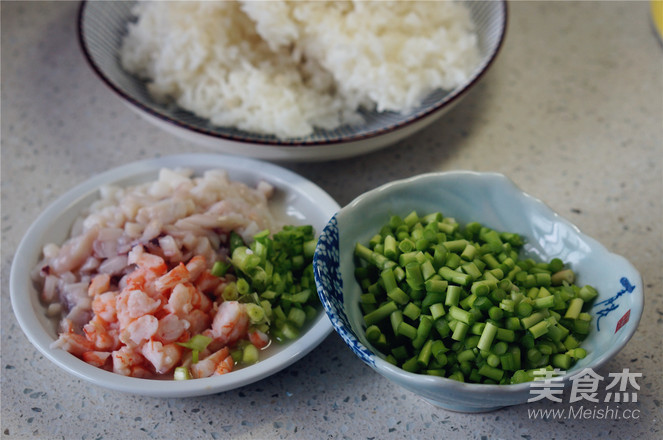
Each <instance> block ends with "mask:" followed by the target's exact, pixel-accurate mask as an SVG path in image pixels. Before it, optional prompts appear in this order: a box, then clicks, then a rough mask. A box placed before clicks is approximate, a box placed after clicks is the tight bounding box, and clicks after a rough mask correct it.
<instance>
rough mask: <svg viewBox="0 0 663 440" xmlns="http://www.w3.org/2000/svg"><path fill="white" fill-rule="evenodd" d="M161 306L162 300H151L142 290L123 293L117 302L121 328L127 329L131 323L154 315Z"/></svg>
mask: <svg viewBox="0 0 663 440" xmlns="http://www.w3.org/2000/svg"><path fill="white" fill-rule="evenodd" d="M160 305H161V301H160V300H154V299H152V298H150V297H149V296H148V295H146V294H145V293H144V292H143V291H141V290H129V291H126V290H125V291H123V292H121V293H120V294H119V295H118V296H117V298H116V300H115V310H116V311H117V318H118V320H119V322H120V327H126V326H127V325H129V323H130V322H131V321H133V320H134V319H136V318H139V317H141V316H143V315H148V314H151V313H154V312H155V311H156V310H157V309H158V308H159V306H160Z"/></svg>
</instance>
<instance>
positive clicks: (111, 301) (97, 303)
mask: <svg viewBox="0 0 663 440" xmlns="http://www.w3.org/2000/svg"><path fill="white" fill-rule="evenodd" d="M116 297H117V293H115V292H105V293H102V294H101V295H97V296H95V297H94V299H93V300H92V311H93V312H94V314H95V315H96V316H98V317H99V318H101V319H103V320H104V321H106V322H115V321H116V320H117V312H116V310H115V298H116Z"/></svg>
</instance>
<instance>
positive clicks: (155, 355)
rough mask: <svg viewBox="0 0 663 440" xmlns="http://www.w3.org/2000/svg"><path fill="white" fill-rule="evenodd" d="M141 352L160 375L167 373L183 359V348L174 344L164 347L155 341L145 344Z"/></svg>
mask: <svg viewBox="0 0 663 440" xmlns="http://www.w3.org/2000/svg"><path fill="white" fill-rule="evenodd" d="M140 352H141V354H142V355H143V356H145V359H147V360H148V361H149V362H150V363H151V364H152V366H153V367H154V370H155V371H156V372H157V373H159V374H164V373H167V372H168V371H170V370H171V369H172V368H173V367H174V366H175V365H176V364H177V363H178V362H179V361H180V360H181V359H182V347H180V346H179V345H177V344H173V343H171V344H165V345H164V344H162V343H161V342H159V341H155V340H153V339H151V340H149V341H148V342H146V343H145V344H143V346H142V347H141V350H140Z"/></svg>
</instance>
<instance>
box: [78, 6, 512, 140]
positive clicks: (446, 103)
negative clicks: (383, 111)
mask: <svg viewBox="0 0 663 440" xmlns="http://www.w3.org/2000/svg"><path fill="white" fill-rule="evenodd" d="M89 1H90V0H81V3H80V5H79V8H78V14H77V20H76V34H77V40H78V44H79V47H80V49H81V52H82V54H83V58H84V59H85V61H86V62H87V64H88V65H89V66H90V68H91V69H92V71H93V72H94V73H95V74H96V76H97V77H98V78H99V79H101V81H102V82H103V83H104V84H106V86H107V87H108V88H109V89H110V90H112V91H113V92H114V93H115V94H116V95H117V96H118V97H119V98H120V99H122V100H124V101H125V102H126V103H127V104H129V105H131V106H133V107H135V108H136V109H137V110H140V111H142V112H145V113H147V114H148V115H150V116H152V117H154V118H156V119H158V120H159V121H161V122H162V123H166V124H167V125H170V126H171V127H174V128H179V129H183V130H188V131H191V132H193V133H196V134H198V135H202V136H204V137H206V138H208V139H216V140H223V141H231V142H238V143H242V144H247V145H255V146H261V147H281V148H302V147H304V148H305V147H311V148H314V147H320V146H329V145H336V144H344V143H349V142H358V141H364V140H369V139H373V138H376V137H379V136H382V135H386V134H389V133H393V132H396V131H398V130H400V129H402V128H405V127H407V126H410V125H413V124H415V123H417V122H420V121H422V120H424V119H426V118H428V117H429V116H431V115H432V114H434V113H437V112H438V111H441V110H443V109H445V108H451V107H452V106H453V105H455V104H456V103H457V102H458V100H459V99H460V98H461V97H464V96H465V95H466V94H467V93H468V92H469V91H470V90H471V89H472V87H473V86H474V85H475V84H476V83H477V82H479V80H481V79H482V78H483V76H484V75H485V74H486V72H487V71H488V70H489V68H490V66H491V65H492V64H493V63H494V61H495V59H496V58H497V56H498V54H499V53H500V52H501V50H502V47H503V45H504V40H505V38H506V33H507V28H508V22H509V11H508V6H507V0H495V2H496V3H498V4H499V6H500V12H501V17H502V18H503V20H502V21H501V23H500V34H499V38H498V42H497V44H496V45H495V48H494V49H493V50H492V52H491V53H489V54H488V56H487V58H486V60H485V61H484V62H483V65H482V66H481V68H480V69H479V70H478V71H475V72H473V73H472V76H471V77H470V80H469V81H467V82H466V83H465V84H464V85H463V86H462V87H456V88H455V89H454V90H452V91H451V92H449V93H448V94H446V95H445V96H444V97H443V99H441V100H440V101H439V102H438V103H436V104H435V105H434V106H431V107H430V108H428V109H426V110H424V111H420V112H418V113H415V114H413V115H410V116H409V117H407V118H405V119H403V120H402V121H399V122H396V123H392V124H389V125H387V126H385V127H382V128H378V129H375V130H373V131H370V132H366V133H362V134H351V135H340V136H336V137H334V138H332V139H319V140H308V141H307V140H298V138H288V139H279V138H271V137H270V138H269V139H260V140H258V139H250V138H247V137H246V136H243V135H235V134H225V133H219V132H215V131H212V130H209V129H205V128H202V127H199V126H194V125H191V124H187V123H186V122H184V121H181V120H179V119H177V118H173V117H170V116H168V115H166V114H163V113H161V112H160V111H157V110H156V109H153V108H151V107H149V106H147V105H145V104H143V103H142V102H141V101H140V100H138V99H136V98H134V97H133V96H131V94H129V93H127V92H125V91H124V90H123V89H122V88H121V87H119V86H117V85H116V84H115V83H114V81H113V80H112V79H111V78H110V77H109V76H108V75H107V74H106V73H105V71H104V70H103V69H102V68H101V67H99V66H98V65H97V64H96V63H95V61H94V59H93V57H92V54H91V53H90V51H89V49H88V46H87V40H86V38H85V31H84V26H83V23H84V20H85V10H86V8H87V5H88V3H89ZM247 133H250V132H247Z"/></svg>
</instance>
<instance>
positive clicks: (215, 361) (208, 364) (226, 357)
mask: <svg viewBox="0 0 663 440" xmlns="http://www.w3.org/2000/svg"><path fill="white" fill-rule="evenodd" d="M231 363H232V365H230V364H231ZM234 365H235V362H234V361H233V360H232V356H230V349H229V348H228V347H223V348H221V349H220V350H217V351H216V352H214V353H212V354H211V355H209V356H207V357H206V358H205V359H203V360H200V361H198V362H197V363H195V364H192V365H191V375H192V376H193V377H194V378H196V379H200V378H202V377H209V376H211V375H213V374H215V373H217V370H219V372H218V373H217V374H222V373H221V371H225V372H226V373H228V372H230V371H232V368H233V367H234ZM226 370H227V371H226Z"/></svg>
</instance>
